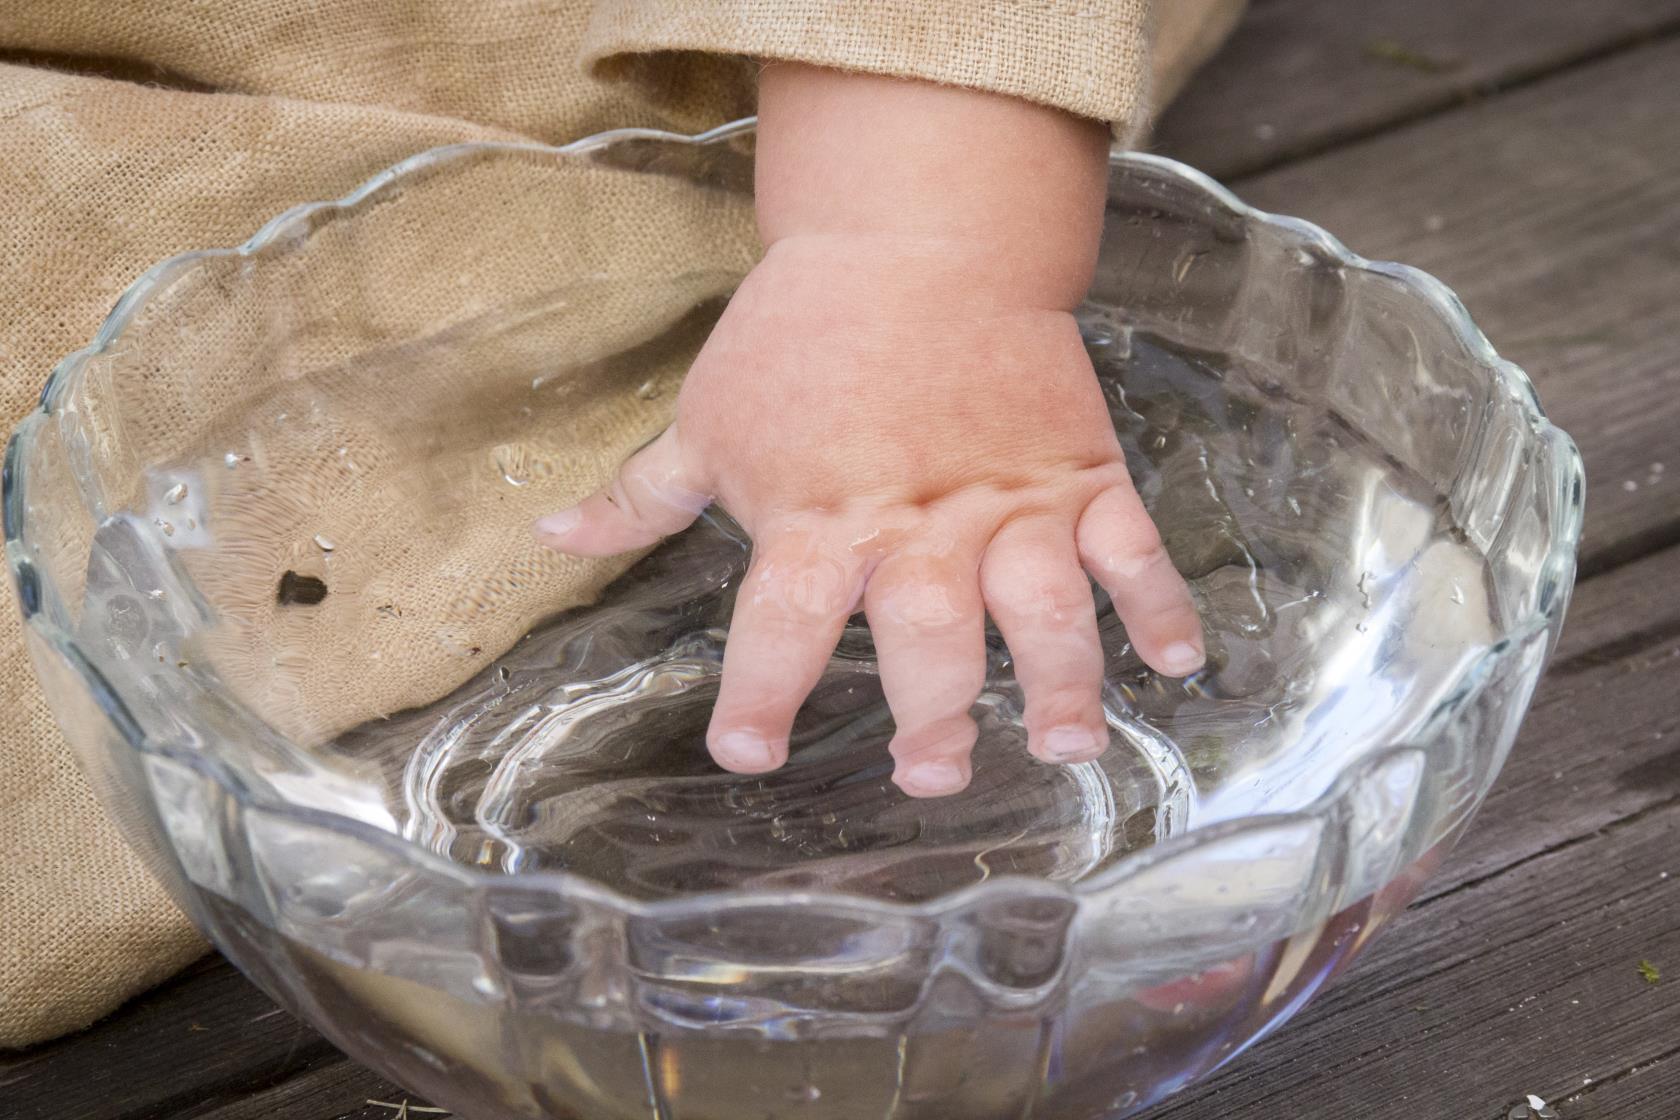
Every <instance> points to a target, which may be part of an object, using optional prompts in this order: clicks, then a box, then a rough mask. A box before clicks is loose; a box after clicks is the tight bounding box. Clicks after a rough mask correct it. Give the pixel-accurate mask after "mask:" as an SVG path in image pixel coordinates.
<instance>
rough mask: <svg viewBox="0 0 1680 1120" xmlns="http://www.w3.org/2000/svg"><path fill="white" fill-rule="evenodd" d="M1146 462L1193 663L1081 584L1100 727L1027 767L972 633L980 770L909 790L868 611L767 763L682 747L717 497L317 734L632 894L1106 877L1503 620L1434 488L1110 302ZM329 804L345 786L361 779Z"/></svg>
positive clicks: (715, 603) (506, 858)
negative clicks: (1166, 665) (1162, 667)
mask: <svg viewBox="0 0 1680 1120" xmlns="http://www.w3.org/2000/svg"><path fill="white" fill-rule="evenodd" d="M1082 327H1083V329H1084V332H1085V335H1086V339H1087V342H1088V345H1089V348H1090V352H1091V355H1092V358H1093V361H1094V364H1095V366H1096V369H1097V372H1098V375H1099V377H1100V378H1101V380H1102V383H1103V387H1104V390H1105V393H1106V396H1107V400H1108V403H1109V407H1110V409H1111V412H1112V415H1113V419H1114V423H1115V427H1116V429H1117V431H1118V432H1119V434H1120V437H1121V440H1122V442H1123V444H1124V446H1125V449H1126V454H1127V460H1128V462H1129V463H1130V464H1131V466H1132V470H1133V473H1134V476H1135V478H1136V481H1137V484H1138V486H1139V488H1140V490H1141V492H1142V493H1143V495H1144V497H1145V499H1146V501H1147V502H1148V503H1149V505H1150V506H1151V508H1152V509H1153V511H1154V512H1155V514H1156V517H1157V520H1158V521H1159V522H1160V524H1161V527H1162V529H1163V532H1164V535H1165V537H1166V539H1167V542H1168V545H1169V548H1170V549H1171V551H1172V554H1173V556H1174V558H1175V560H1176V562H1177V563H1178V564H1179V566H1180V568H1181V570H1183V571H1184V573H1185V574H1186V575H1187V576H1188V577H1189V578H1190V580H1191V583H1192V586H1193V588H1194V591H1195V594H1196V597H1197V600H1198V602H1199V604H1200V606H1201V610H1202V614H1203V619H1204V622H1205V625H1206V629H1207V634H1208V645H1209V649H1210V652H1211V657H1210V663H1209V667H1208V668H1207V669H1206V670H1204V671H1203V672H1201V673H1198V674H1196V675H1195V676H1194V677H1192V678H1190V679H1187V680H1182V681H1180V680H1171V679H1166V678H1162V677H1160V676H1158V675H1156V674H1155V673H1153V672H1151V671H1150V670H1148V669H1147V668H1146V667H1145V666H1143V664H1142V663H1141V661H1139V659H1138V658H1137V657H1136V656H1135V654H1134V653H1133V652H1132V651H1131V649H1130V647H1129V645H1128V644H1127V642H1126V638H1125V633H1124V630H1123V629H1122V628H1121V626H1120V625H1119V622H1118V620H1117V618H1116V617H1115V615H1114V612H1113V611H1112V609H1111V608H1110V607H1109V605H1108V604H1107V602H1106V600H1104V599H1103V598H1102V596H1101V594H1100V592H1099V595H1098V605H1099V615H1100V624H1101V631H1102V635H1103V643H1104V648H1105V650H1106V653H1107V658H1108V671H1107V681H1108V683H1107V686H1106V690H1105V697H1104V699H1105V704H1106V708H1107V712H1108V719H1109V723H1110V726H1111V728H1112V729H1113V739H1114V746H1113V748H1112V749H1111V750H1110V751H1109V752H1108V753H1107V754H1106V755H1104V756H1103V757H1102V758H1100V759H1099V760H1097V761H1095V762H1091V763H1086V764H1082V765H1075V766H1061V767H1058V766H1047V765H1044V764H1041V763H1038V762H1037V761H1035V760H1033V759H1032V758H1031V757H1030V756H1029V755H1028V754H1027V753H1026V750H1025V732H1024V730H1023V727H1022V721H1021V713H1022V697H1021V693H1020V690H1019V688H1018V686H1017V685H1016V683H1015V680H1014V677H1013V674H1012V672H1011V665H1010V660H1009V653H1008V650H1007V649H1006V648H1005V646H1004V645H1003V643H1002V641H1001V640H1000V639H999V638H998V637H997V636H996V634H995V633H994V634H992V635H990V637H989V640H988V659H989V674H988V680H987V685H986V688H985V691H984V693H983V695H982V696H981V698H980V701H979V704H978V706H977V709H976V715H977V718H978V720H979V723H980V725H981V735H980V741H979V745H978V746H977V748H976V759H975V768H974V769H975V779H974V783H973V785H972V786H971V787H970V788H969V789H968V790H967V791H966V792H964V793H963V794H961V795H958V796H954V797H950V798H945V799H940V800H937V801H915V800H911V799H909V798H907V797H905V796H903V795H902V794H900V793H899V792H898V791H897V790H896V788H895V787H893V786H892V785H891V783H890V782H889V780H888V777H889V773H890V769H891V763H890V759H889V757H888V755H887V753H886V749H885V747H886V743H887V741H888V739H889V738H890V735H891V730H892V722H891V716H890V714H889V713H888V711H887V708H886V704H885V701H884V699H883V697H882V693H881V689H880V684H879V680H878V677H877V674H876V670H875V663H874V653H873V648H872V645H871V642H870V637H869V632H868V629H867V627H866V626H865V625H864V623H863V620H862V618H861V616H860V617H859V618H857V619H854V620H853V624H852V625H851V626H849V627H848V628H847V630H846V632H845V635H844V637H843V638H842V640H841V642H840V645H839V648H838V650H837V651H836V653H835V655H834V658H833V660H832V661H831V663H830V666H829V669H828V672H827V674H826V675H825V677H824V678H823V680H822V682H821V684H820V685H819V686H818V687H817V689H816V691H815V692H814V694H813V695H812V697H811V700H810V701H809V703H808V704H807V705H806V707H805V709H804V711H803V713H802V715H801V717H800V720H799V723H798V725H797V727H796V733H795V735H794V737H793V741H792V759H791V761H790V763H789V765H788V766H787V767H785V768H784V769H782V770H781V771H778V772H776V773H773V774H769V775H764V776H760V777H750V778H743V777H739V776H736V775H731V774H727V773H724V772H722V771H720V770H718V769H717V768H716V767H715V766H714V765H713V764H712V763H711V761H710V760H709V758H708V756H707V755H706V752H705V748H704V741H703V738H704V732H705V728H706V723H707V719H708V716H709V713H710V708H711V704H712V701H713V699H714V697H715V695H716V691H717V684H718V679H719V672H720V668H721V664H722V655H723V648H724V641H725V638H726V634H727V627H728V621H729V617H730V609H731V605H732V595H733V590H734V587H735V586H736V584H737V582H738V581H739V579H740V577H741V574H742V572H743V571H744V569H745V566H746V563H747V558H748V551H749V544H748V542H747V541H746V540H745V539H744V538H743V536H742V534H741V533H740V532H739V530H738V529H737V528H736V527H735V526H734V525H733V524H732V523H731V522H729V521H728V519H727V518H726V517H724V516H722V515H714V516H708V517H707V518H705V519H703V520H702V521H701V522H700V523H699V524H697V525H696V526H695V527H694V528H693V529H691V530H690V531H688V532H686V533H684V534H682V535H681V536H679V537H678V538H676V539H674V540H672V541H670V542H668V543H667V544H666V545H665V546H664V547H662V548H661V549H659V550H658V551H656V552H655V553H654V554H652V555H651V556H649V557H648V558H647V559H646V560H644V561H643V562H641V563H640V564H639V565H637V566H636V567H635V568H634V569H632V570H631V571H630V572H629V573H628V574H627V575H626V576H624V577H623V578H622V579H620V580H619V581H618V582H617V583H616V584H615V585H614V586H613V587H612V588H610V589H609V590H608V592H607V593H606V595H605V596H603V598H602V599H601V601H600V602H599V603H597V604H595V605H593V606H590V607H588V608H584V609H580V610H577V611H573V612H571V613H569V614H567V615H565V616H563V617H560V618H557V619H555V620H553V621H552V622H550V623H549V624H547V625H545V626H544V627H542V628H540V629H539V630H538V631H537V632H535V633H533V634H531V635H529V636H528V637H527V638H526V639H525V640H524V641H523V642H521V643H520V644H519V645H518V646H517V647H515V648H514V649H513V650H512V651H510V652H509V653H508V654H506V655H505V656H504V657H502V658H500V659H499V660H498V661H497V662H496V663H495V664H494V665H493V666H492V667H490V668H489V669H487V670H486V671H485V672H484V673H482V674H481V675H480V676H479V677H477V678H476V679H475V680H474V681H472V682H470V683H469V684H468V685H467V686H465V687H463V688H462V689H460V690H458V691H457V692H455V693H454V694H452V695H450V696H447V697H445V698H443V699H442V700H440V701H438V702H437V703H435V704H432V705H430V706H428V707H425V708H423V709H420V710H415V711H410V712H407V713H403V714H400V715H397V716H395V717H393V718H391V719H387V720H381V721H378V722H376V723H372V724H369V725H367V726H364V727H362V728H359V729H357V730H356V731H354V732H352V733H350V734H348V735H345V736H343V737H341V738H339V739H338V740H337V741H336V742H335V743H333V744H332V745H331V747H330V748H329V750H328V751H327V752H326V753H328V754H330V755H332V756H334V757H335V758H336V759H337V760H340V761H354V762H355V763H356V765H357V767H358V768H360V770H361V772H364V773H367V772H376V773H378V774H379V775H380V780H378V781H370V782H368V783H367V784H366V785H365V786H364V787H361V788H362V793H361V794H360V796H365V797H367V798H369V799H376V800H377V801H378V802H379V803H380V804H379V805H378V806H377V807H374V806H370V807H369V808H370V812H369V813H368V814H365V816H367V817H369V818H370V819H371V818H372V817H373V816H376V815H378V813H374V812H372V810H373V809H374V808H377V810H378V811H379V813H388V814H389V815H390V818H391V819H392V820H394V822H395V827H397V828H399V829H400V830H401V831H402V832H403V834H404V835H406V836H407V837H409V838H410V839H412V840H414V841H415V842H417V843H420V844H422V845H424V846H426V847H428V848H430V849H433V850H435V851H437V852H439V853H442V854H445V855H447V856H448V857H450V858H452V859H454V860H457V861H459V862H462V863H465V864H470V865H474V866H480V867H486V868H492V869H500V870H503V871H508V872H514V871H529V870H539V869H541V870H555V869H566V870H570V871H573V872H576V873H578V874H580V875H584V876H587V877H589V878H591V879H594V880H597V881H599V882H602V883H606V884H609V885H611V886H612V887H614V888H616V889H618V890H621V891H624V892H626V893H628V894H631V895H633V896H636V897H641V898H660V897H669V896H673V895H681V894H685V893H691V892H698V891H709V890H715V889H719V888H729V887H785V888H791V889H818V888H821V889H833V890H840V891H846V892H851V893H857V894H864V895H869V896H874V897H879V898H886V899H899V900H916V899H924V898H928V897H931V896H934V895H938V894H942V893H945V892H949V891H952V890H955V889H958V888H961V887H963V886H967V885H970V884H973V883H976V882H979V881H982V880H985V879H988V878H991V877H994V876H1002V875H1022V876H1030V877H1034V878H1039V879H1049V880H1056V881H1063V882H1084V881H1089V880H1092V879H1093V878H1096V877H1100V876H1101V875H1102V874H1103V872H1104V870H1105V869H1106V868H1109V867H1111V866H1113V865H1114V864H1115V863H1116V861H1117V860H1119V859H1120V858H1121V857H1122V856H1124V855H1125V854H1126V853H1128V852H1130V851H1134V850H1136V849H1138V848H1140V847H1144V846H1147V845H1151V844H1154V843H1158V842H1159V841H1161V840H1163V839H1165V838H1166V837H1168V836H1171V835H1174V834H1176V833H1178V832H1181V831H1183V830H1185V829H1187V828H1190V827H1194V826H1197V825H1202V824H1207V823H1211V822H1213V821H1217V820H1224V819H1229V818H1233V817H1238V816H1244V815H1249V814H1253V813H1260V812H1268V811H1281V810H1288V809H1293V808H1299V807H1301V806H1302V805H1304V804H1306V803H1308V802H1310V801H1311V800H1313V799H1314V798H1315V797H1317V796H1318V795H1319V794H1321V793H1322V792H1323V791H1324V789H1325V788H1326V786H1327V784H1328V782H1329V780H1330V776H1331V775H1332V774H1333V773H1335V772H1337V771H1338V770H1340V769H1341V768H1343V767H1344V766H1345V765H1346V764H1347V758H1346V751H1347V750H1348V749H1349V746H1350V745H1351V744H1369V745H1370V746H1371V747H1372V748H1373V749H1374V748H1378V747H1381V746H1383V745H1385V744H1389V743H1396V742H1404V741H1406V740H1407V739H1408V738H1409V737H1410V736H1411V735H1413V734H1414V733H1417V732H1419V731H1421V730H1422V729H1424V727H1425V726H1426V724H1427V722H1428V720H1429V719H1430V718H1431V715H1432V712H1433V711H1434V710H1435V708H1436V707H1437V705H1438V704H1439V702H1440V701H1441V700H1442V699H1443V690H1444V689H1445V688H1446V687H1448V684H1449V682H1451V681H1452V679H1453V678H1454V676H1455V675H1456V673H1457V672H1458V670H1459V669H1460V668H1461V667H1462V665H1463V663H1464V661H1465V659H1467V658H1471V657H1474V656H1476V655H1477V654H1478V653H1479V652H1480V651H1481V650H1482V649H1484V648H1485V646H1486V644H1487V643H1488V642H1489V641H1491V640H1492V636H1493V635H1494V634H1495V632H1496V628H1497V620H1496V619H1495V618H1494V617H1493V615H1494V610H1493V606H1492V603H1491V600H1490V598H1489V597H1488V595H1487V593H1486V590H1485V586H1484V568H1485V561H1484V559H1483V558H1482V557H1481V555H1480V554H1479V553H1478V552H1476V551H1475V550H1474V549H1473V548H1472V547H1471V546H1470V545H1469V544H1467V543H1466V542H1465V541H1464V540H1463V538H1462V536H1461V535H1460V534H1459V533H1458V532H1456V530H1455V529H1454V527H1453V525H1452V523H1451V521H1450V518H1449V516H1448V515H1447V513H1446V509H1445V505H1444V503H1443V502H1442V501H1441V500H1440V498H1439V496H1438V495H1437V493H1436V492H1435V491H1434V489H1433V488H1432V487H1430V486H1428V485H1427V484H1426V483H1425V482H1424V480H1422V479H1418V478H1413V477H1411V476H1410V475H1408V473H1407V472H1406V471H1405V470H1404V468H1402V467H1400V466H1398V465H1397V464H1396V463H1395V462H1394V461H1393V460H1392V459H1389V458H1385V457H1384V456H1383V455H1382V454H1381V453H1380V451H1379V450H1378V449H1377V448H1376V447H1375V446H1373V445H1370V444H1368V443H1367V442H1365V441H1364V440H1362V438H1361V437H1360V436H1359V435H1358V434H1357V433H1356V432H1354V431H1353V430H1351V428H1349V427H1348V426H1346V425H1344V424H1342V423H1340V422H1339V421H1338V418H1337V417H1336V416H1335V415H1334V414H1333V413H1326V412H1324V411H1323V410H1322V407H1308V406H1307V405H1306V404H1304V403H1303V402H1300V401H1297V400H1294V399H1292V398H1291V397H1290V396H1288V395H1287V394H1286V393H1284V392H1282V391H1272V392H1266V391H1262V390H1260V389H1257V388H1255V387H1253V386H1252V385H1249V384H1248V383H1247V382H1246V381H1245V379H1243V378H1242V377H1240V376H1238V375H1237V373H1236V371H1233V370H1231V369H1229V368H1221V367H1220V366H1218V365H1215V364H1212V363H1210V362H1209V361H1207V360H1205V359H1203V358H1202V357H1199V356H1198V355H1196V354H1193V353H1188V352H1185V351H1182V350H1180V349H1176V348H1174V347H1173V346H1171V345H1169V344H1167V343H1165V342H1163V341H1162V340H1160V339H1157V338H1152V337H1146V336H1143V335H1137V336H1134V335H1133V334H1132V332H1130V331H1128V330H1127V329H1125V328H1124V327H1123V326H1120V325H1118V324H1117V323H1116V322H1114V320H1113V319H1112V317H1111V316H1110V315H1108V314H1106V313H1105V312H1103V311H1102V310H1100V309H1092V310H1090V311H1088V312H1087V313H1086V314H1085V315H1084V317H1083V321H1082ZM351 796H358V795H357V794H355V793H352V794H351Z"/></svg>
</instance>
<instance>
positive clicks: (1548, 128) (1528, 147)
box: [1242, 41, 1680, 574]
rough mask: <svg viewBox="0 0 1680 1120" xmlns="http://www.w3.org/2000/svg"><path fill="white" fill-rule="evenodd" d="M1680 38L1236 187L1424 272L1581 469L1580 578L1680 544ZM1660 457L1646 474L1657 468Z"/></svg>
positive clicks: (1258, 202) (1371, 251)
mask: <svg viewBox="0 0 1680 1120" xmlns="http://www.w3.org/2000/svg"><path fill="white" fill-rule="evenodd" d="M1676 74H1680V41H1675V42H1666V43H1662V44H1658V45H1655V46H1650V47H1644V48H1640V49H1637V50H1631V51H1629V52H1627V53H1625V54H1623V55H1620V56H1618V57H1617V58H1615V59H1612V60H1609V61H1606V62H1602V63H1597V64H1594V65H1591V66H1585V67H1582V68H1580V69H1578V70H1574V71H1571V72H1569V73H1567V74H1563V75H1560V76H1558V77H1555V78H1553V79H1550V80H1548V81H1546V82H1543V83H1538V84H1536V85H1533V86H1529V87H1526V88H1524V89H1521V90H1517V91H1514V92H1512V93H1510V94H1506V95H1504V96H1502V97H1500V98H1498V99H1496V100H1491V101H1485V102H1481V103H1478V104H1476V105H1472V106H1468V107H1466V108H1465V109H1463V110H1461V111H1459V112H1455V113H1450V114H1446V115H1443V116H1440V117H1435V118H1432V119H1430V120H1428V121H1426V122H1423V123H1420V124H1417V125H1414V126H1411V127H1408V128H1403V129H1399V130H1397V131H1394V132H1392V133H1388V134H1385V135H1384V136H1382V137H1380V138H1378V139H1375V140H1372V141H1369V142H1367V143H1362V144H1356V145H1353V146H1351V147H1348V148H1344V149H1341V150H1338V151H1336V152H1333V153H1331V154H1329V155H1326V156H1324V157H1321V158H1319V159H1314V160H1310V161H1308V162H1306V163H1303V164H1299V165H1295V166H1291V167H1288V168H1284V169H1282V170H1280V171H1277V172H1274V173H1271V174H1268V175H1264V176H1261V177H1259V178H1256V179H1253V180H1250V181H1248V182H1247V183H1245V184H1243V186H1242V193H1243V195H1244V196H1245V197H1246V198H1248V199H1249V200H1250V201H1252V202H1254V203H1255V204H1256V205H1259V206H1262V207H1265V208H1267V209H1272V210H1278V211H1282V212H1285V213H1293V214H1299V215H1301V216H1302V217H1305V218H1308V219H1311V220H1312V221H1315V222H1318V223H1320V224H1321V225H1323V226H1324V227H1325V228H1326V229H1329V230H1332V231H1334V232H1336V233H1337V234H1339V235H1341V236H1342V237H1343V238H1344V239H1345V240H1346V241H1347V242H1348V243H1349V245H1350V246H1351V247H1352V248H1354V249H1355V250H1357V251H1359V252H1362V253H1364V254H1366V255H1367V256H1372V257H1379V258H1387V259H1392V260H1400V261H1405V262H1407V263H1408V264H1414V265H1417V266H1418V267H1420V268H1423V269H1425V270H1427V271H1429V272H1432V273H1434V274H1435V275H1436V276H1439V277H1440V278H1441V279H1442V280H1444V281H1446V283H1447V284H1449V285H1451V286H1452V287H1453V288H1454V289H1455V290H1456V291H1457V292H1458V293H1459V295H1460V296H1461V297H1462V298H1463V300H1464V302H1465V304H1466V306H1468V308H1469V309H1470V312H1471V315H1472V316H1473V317H1474V318H1475V319H1476V321H1477V322H1478V323H1479V324H1480V325H1481V326H1482V327H1483V329H1484V330H1485V331H1486V332H1487V334H1488V336H1489V337H1490V338H1491V339H1492V340H1493V342H1494V345H1495V346H1497V347H1498V348H1499V349H1500V350H1501V351H1502V352H1503V353H1505V354H1507V355H1508V356H1510V357H1511V358H1512V359H1513V360H1514V361H1516V362H1517V363H1519V364H1520V365H1522V366H1524V368H1526V369H1527V370H1528V371H1529V373H1530V374H1531V375H1532V376H1533V378H1534V381H1535V384H1536V386H1537V387H1538V389H1539V391H1540V398H1541V400H1542V402H1543V403H1544V404H1545V406H1546V408H1547V410H1548V411H1549V412H1550V413H1551V415H1552V417H1553V418H1554V419H1555V420H1556V421H1557V422H1558V423H1559V424H1561V425H1562V426H1563V427H1564V428H1565V429H1566V430H1567V431H1569V432H1570V433H1571V434H1572V435H1573V436H1574V437H1575V439H1576V441H1577V442H1578V443H1579V444H1580V445H1581V450H1582V453H1583V455H1584V456H1585V458H1586V463H1587V528H1586V536H1585V539H1584V541H1583V544H1582V568H1583V571H1584V572H1585V573H1586V574H1592V573H1594V572H1598V571H1602V570H1604V569H1605V568H1607V567H1610V566H1612V565H1613V564H1615V563H1619V562H1621V561H1624V560H1627V559H1631V558H1634V557H1637V556H1638V555H1641V554H1642V553H1644V552H1647V551H1650V550H1651V549H1652V548H1657V547H1662V546H1664V545H1666V544H1670V543H1673V542H1675V541H1676V540H1680V278H1677V277H1680V81H1675V75H1676ZM1657 464H1661V468H1660V469H1658V468H1657V466H1656V465H1657Z"/></svg>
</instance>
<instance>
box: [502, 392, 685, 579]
mask: <svg viewBox="0 0 1680 1120" xmlns="http://www.w3.org/2000/svg"><path fill="white" fill-rule="evenodd" d="M711 502H712V499H711V498H710V497H709V496H708V495H706V494H704V493H702V492H701V487H700V485H699V483H698V480H697V479H695V478H694V477H693V476H692V474H691V473H690V471H689V469H688V467H687V464H686V463H685V462H684V459H683V452H682V444H681V440H680V438H679V437H678V435H677V427H676V425H675V424H673V425H671V426H670V427H669V428H666V429H665V431H664V432H663V433H661V434H660V436H659V438H658V439H656V440H654V441H653V442H652V443H650V444H648V445H647V446H646V447H644V448H642V449H641V450H640V451H638V452H636V453H635V454H634V455H632V456H631V457H630V458H629V459H628V460H626V461H625V464H624V466H623V467H621V468H619V472H618V477H617V478H615V479H613V481H612V483H611V484H610V485H608V486H607V487H606V488H605V489H603V490H600V491H597V492H596V493H594V494H592V495H590V496H589V497H588V498H585V499H584V500H583V501H582V502H580V503H578V504H577V505H575V506H573V507H572V508H571V509H565V510H561V511H560V512H558V513H551V514H549V515H548V516H547V517H541V518H538V519H537V522H536V524H535V525H534V526H532V530H533V532H534V533H535V534H536V538H537V541H538V542H539V543H540V544H544V545H547V546H548V547H549V548H552V549H555V550H557V551H560V552H568V553H571V554H572V555H574V556H616V555H617V554H619V553H621V552H634V551H636V550H638V549H643V548H647V547H648V546H650V545H652V544H655V543H656V542H658V541H659V539H660V538H661V537H668V536H670V535H671V534H672V533H675V532H678V531H679V530H682V529H686V528H687V527H688V526H689V525H690V524H691V523H693V521H694V519H695V518H696V517H698V516H700V511H701V510H703V509H705V508H706V507H707V506H708V505H710V504H711Z"/></svg>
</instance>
